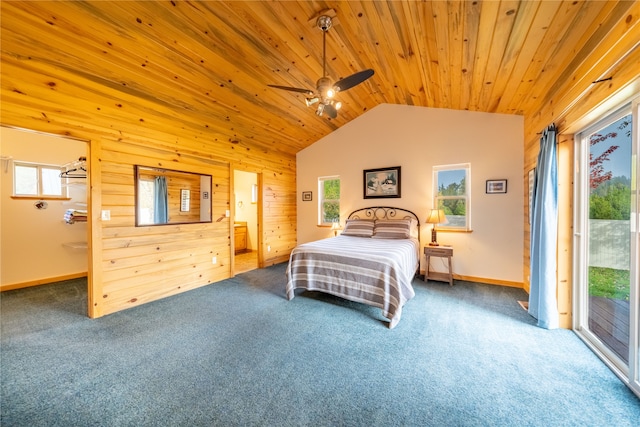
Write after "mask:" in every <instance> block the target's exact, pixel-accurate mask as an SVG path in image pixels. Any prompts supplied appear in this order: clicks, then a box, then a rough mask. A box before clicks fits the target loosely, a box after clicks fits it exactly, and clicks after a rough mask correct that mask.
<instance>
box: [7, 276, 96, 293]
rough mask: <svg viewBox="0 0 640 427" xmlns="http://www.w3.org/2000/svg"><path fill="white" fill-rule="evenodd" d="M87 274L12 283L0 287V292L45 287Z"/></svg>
mask: <svg viewBox="0 0 640 427" xmlns="http://www.w3.org/2000/svg"><path fill="white" fill-rule="evenodd" d="M87 274H88V273H87V272H86V271H84V272H81V273H74V274H65V275H64V276H57V277H47V278H46V279H38V280H31V281H29V282H21V283H12V284H9V285H1V286H0V292H4V291H12V290H14V289H22V288H29V287H31V286H40V285H47V284H49V283H55V282H62V281H64V280H72V279H79V278H81V277H87Z"/></svg>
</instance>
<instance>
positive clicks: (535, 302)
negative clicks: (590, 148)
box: [529, 125, 559, 329]
mask: <svg viewBox="0 0 640 427" xmlns="http://www.w3.org/2000/svg"><path fill="white" fill-rule="evenodd" d="M556 134H557V132H556V127H555V125H551V126H549V127H548V128H547V129H545V130H544V132H542V138H540V153H539V154H538V164H537V165H536V173H535V180H534V187H533V202H532V218H531V257H530V267H531V287H530V290H529V314H531V315H532V316H533V317H535V318H536V319H538V326H540V327H541V328H546V329H555V328H557V327H558V326H559V316H558V303H557V299H556V288H557V286H556V260H557V258H556V248H557V241H558V160H557V137H556Z"/></svg>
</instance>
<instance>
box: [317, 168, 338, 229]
mask: <svg viewBox="0 0 640 427" xmlns="http://www.w3.org/2000/svg"><path fill="white" fill-rule="evenodd" d="M318 193H319V194H320V197H319V199H320V200H319V202H318V222H319V223H320V225H329V224H332V223H334V222H340V177H337V176H329V177H321V178H318Z"/></svg>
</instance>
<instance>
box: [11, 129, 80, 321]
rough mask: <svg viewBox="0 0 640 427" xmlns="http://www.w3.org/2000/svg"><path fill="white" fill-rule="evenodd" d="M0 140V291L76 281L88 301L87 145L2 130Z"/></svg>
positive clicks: (16, 130) (64, 138)
mask: <svg viewBox="0 0 640 427" xmlns="http://www.w3.org/2000/svg"><path fill="white" fill-rule="evenodd" d="M0 137H1V139H2V146H1V147H0V158H1V159H2V170H1V171H0V174H1V176H2V177H1V179H0V183H1V184H2V185H1V187H2V188H1V191H0V196H1V199H2V203H0V206H1V212H2V215H1V216H2V221H1V222H0V228H1V232H0V236H1V237H0V252H1V256H0V264H1V265H0V271H1V272H2V274H1V275H0V290H2V291H6V290H12V289H19V288H26V287H29V286H38V285H46V284H49V283H56V282H65V281H69V280H74V281H76V280H80V281H85V282H86V283H87V295H91V274H92V272H91V263H90V254H89V252H88V248H89V247H91V245H90V241H91V224H92V222H91V215H90V213H89V210H90V204H89V199H90V188H91V187H90V176H89V175H90V174H89V171H90V170H91V168H90V164H89V161H90V143H89V141H87V140H82V139H77V138H71V137H67V136H61V135H54V134H48V133H43V132H37V131H30V130H26V129H18V128H13V127H6V126H1V127H0ZM85 278H86V279H85ZM74 286H75V285H74ZM89 310H90V309H89Z"/></svg>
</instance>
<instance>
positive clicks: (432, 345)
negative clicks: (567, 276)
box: [0, 264, 640, 427]
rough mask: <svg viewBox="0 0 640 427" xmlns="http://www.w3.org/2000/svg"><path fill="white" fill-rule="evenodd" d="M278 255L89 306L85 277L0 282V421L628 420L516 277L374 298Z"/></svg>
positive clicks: (420, 285)
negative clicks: (201, 280) (302, 284)
mask: <svg viewBox="0 0 640 427" xmlns="http://www.w3.org/2000/svg"><path fill="white" fill-rule="evenodd" d="M285 267H286V265H285V264H280V265H276V266H273V267H270V268H267V269H261V270H255V271H252V272H248V273H244V274H241V275H239V276H237V277H235V278H232V279H229V280H225V281H222V282H219V283H216V284H213V285H210V286H207V287H204V288H200V289H196V290H193V291H190V292H187V293H184V294H181V295H177V296H174V297H170V298H167V299H164V300H161V301H156V302H153V303H149V304H146V305H143V306H140V307H136V308H132V309H129V310H126V311H123V312H119V313H115V314H112V315H109V316H105V317H102V318H99V319H89V318H87V317H86V307H85V305H86V289H85V288H86V282H84V281H82V280H74V281H67V282H61V283H59V284H54V285H46V286H39V287H35V288H27V289H22V290H16V291H9V292H5V293H3V294H2V295H1V296H0V300H1V310H2V311H1V322H2V340H1V345H2V347H1V354H0V355H1V357H2V358H1V380H2V384H1V399H2V400H1V424H2V426H3V427H5V426H238V425H242V426H252V425H253V426H444V425H446V426H449V425H455V426H488V425H492V426H512V425H517V426H636V427H637V426H638V425H640V423H639V422H638V420H640V401H639V400H638V399H637V397H636V396H635V395H633V393H631V392H630V391H629V390H628V389H627V388H626V387H625V386H624V385H623V384H622V383H621V382H620V380H619V379H618V378H617V377H616V376H615V375H614V374H613V373H612V372H611V371H610V370H609V369H608V368H607V367H606V366H605V365H603V364H602V362H601V361H600V360H599V359H598V358H597V357H596V356H595V355H594V354H593V353H592V352H591V351H589V350H588V348H587V347H586V346H585V345H584V344H583V343H582V341H580V340H579V339H578V338H577V337H576V336H575V334H574V333H573V332H571V331H567V330H553V331H549V330H544V329H540V328H538V327H536V326H535V322H534V319H532V318H531V317H530V316H529V315H528V314H527V313H526V312H525V311H524V310H522V308H520V306H519V305H518V303H517V301H518V300H522V299H526V294H525V293H524V292H523V291H522V290H518V289H513V288H503V287H498V286H490V285H482V284H476V283H469V282H456V285H455V286H454V287H449V286H448V285H447V284H444V283H440V282H428V283H424V282H422V281H421V280H419V279H415V280H414V288H415V291H416V297H415V298H414V299H412V300H411V301H409V302H408V303H407V305H406V306H405V309H404V312H403V317H402V320H401V321H400V323H399V324H398V326H397V327H396V328H395V329H393V330H389V329H388V328H387V326H386V325H387V324H386V322H385V321H384V319H383V318H382V316H381V311H380V310H379V309H375V308H371V307H368V306H364V305H361V304H357V303H352V302H348V301H345V300H341V299H339V298H335V297H332V296H329V295H323V294H318V293H311V292H300V291H298V293H297V296H296V298H294V299H293V300H291V301H287V300H286V299H285V297H284V285H285V276H284V272H285Z"/></svg>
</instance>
